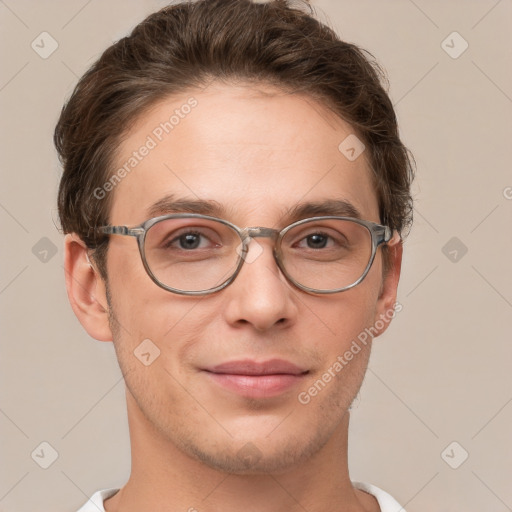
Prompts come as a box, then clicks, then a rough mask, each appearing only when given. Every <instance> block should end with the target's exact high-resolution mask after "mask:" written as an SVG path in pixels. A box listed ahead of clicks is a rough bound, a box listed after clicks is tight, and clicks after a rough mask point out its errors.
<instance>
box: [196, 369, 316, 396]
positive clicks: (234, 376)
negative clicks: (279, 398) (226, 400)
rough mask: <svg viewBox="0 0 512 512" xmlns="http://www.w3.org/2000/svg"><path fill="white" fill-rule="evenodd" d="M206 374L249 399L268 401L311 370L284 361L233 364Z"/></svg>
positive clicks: (295, 383) (292, 385)
mask: <svg viewBox="0 0 512 512" xmlns="http://www.w3.org/2000/svg"><path fill="white" fill-rule="evenodd" d="M204 371H205V372H206V374H207V375H208V377H209V378H210V379H211V380H213V381H214V382H215V383H216V384H218V385H220V386H221V387H223V388H225V389H227V390H229V391H232V392H235V393H237V394H239V395H242V396H245V397H248V398H268V397H272V396H276V395H279V394H282V393H284V392H285V391H288V390H289V389H290V388H292V387H294V386H296V385H297V384H299V383H300V382H301V381H302V380H303V378H304V376H305V375H306V374H307V373H308V371H307V370H305V369H303V368H300V367H299V366H297V365H295V364H293V363H291V362H290V361H285V360H283V359H270V360H267V361H262V362H257V361H253V360H249V359H245V360H240V361H229V362H226V363H222V364H218V365H215V366H212V367H209V368H205V369H204Z"/></svg>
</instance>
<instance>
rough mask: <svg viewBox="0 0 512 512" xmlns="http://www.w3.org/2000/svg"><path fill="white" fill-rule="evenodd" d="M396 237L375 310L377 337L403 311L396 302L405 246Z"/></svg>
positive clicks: (389, 251)
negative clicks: (397, 313)
mask: <svg viewBox="0 0 512 512" xmlns="http://www.w3.org/2000/svg"><path fill="white" fill-rule="evenodd" d="M395 236H396V237H397V241H396V242H395V243H391V244H389V245H388V258H389V265H388V271H387V273H386V274H385V275H384V276H383V279H382V286H381V289H380V292H379V298H378V300H377V305H376V309H375V319H374V326H375V329H376V331H377V334H376V336H380V335H381V334H382V333H383V332H384V331H385V330H386V329H387V328H388V326H389V324H390V323H391V320H392V319H393V318H394V317H395V314H396V313H395V312H399V311H401V309H402V305H401V304H399V303H397V301H396V292H397V288H398V281H399V280H400V269H401V268H402V253H403V245H402V240H401V239H400V238H399V236H398V234H397V233H395Z"/></svg>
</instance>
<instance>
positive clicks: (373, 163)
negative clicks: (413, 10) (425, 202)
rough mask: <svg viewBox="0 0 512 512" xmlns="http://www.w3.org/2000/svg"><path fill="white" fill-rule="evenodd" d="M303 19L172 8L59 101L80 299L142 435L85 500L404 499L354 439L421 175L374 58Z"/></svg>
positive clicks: (204, 505) (287, 502) (191, 504)
mask: <svg viewBox="0 0 512 512" xmlns="http://www.w3.org/2000/svg"><path fill="white" fill-rule="evenodd" d="M305 7H307V6H305ZM306 10H307V9H297V8H292V7H290V6H288V5H287V4H286V3H285V2H284V1H283V0H280V1H277V0H276V1H273V2H268V3H261V2H259V3H253V2H251V1H249V0H207V1H204V0H203V1H198V2H193V3H188V2H186V3H180V4H175V5H172V6H169V7H167V8H164V9H163V10H161V11H160V12H157V13H155V14H153V15H151V16H149V17H148V18H147V19H146V20H144V21H143V22H142V23H141V24H139V25H138V26H137V27H136V28H135V29H134V31H133V32H132V34H131V35H130V36H129V37H127V38H124V39H122V40H120V41H119V42H117V43H115V44H114V45H113V46H111V47H110V48H109V49H107V50H106V52H105V53H104V54H103V55H102V57H101V58H100V59H99V60H98V62H96V63H95V64H94V65H93V66H92V68H91V69H90V70H89V71H88V72H87V73H86V74H85V75H84V77H82V79H81V80H80V82H79V84H78V85H77V87H76V89H75V91H74V93H73V95H72V96H71V98H70V100H69V102H68V103H67V105H66V106H65V107H64V109H63V112H62V114H61V117H60V120H59V122H58V125H57V128H56V133H55V142H56V146H57V149H58V151H59V154H60V157H61V160H62V163H63V166H64V173H63V177H62V181H61V185H60V190H59V213H60V218H61V223H62V227H63V230H64V232H65V233H67V235H66V239H65V269H66V284H67V289H68V295H69V299H70V303H71V305H72V308H73V310H74V312H75V314H76V315H77V317H78V319H79V320H80V322H81V323H82V325H83V327H84V328H85V329H86V331H87V332H88V333H89V334H90V335H91V336H92V337H93V338H95V339H97V340H100V341H113V343H114V346H115V350H116V354H117V358H118V361H119V365H120V368H121V371H122V373H123V376H124V379H125V383H126V399H127V409H128V421H129V427H130V440H131V448H132V470H131V475H130V478H129V480H128V482H127V483H126V485H125V486H124V487H123V488H122V489H120V490H118V489H104V490H102V491H99V492H97V493H96V494H94V496H92V497H91V499H90V500H89V501H88V502H87V503H86V504H85V505H84V506H83V507H82V508H81V509H80V510H81V512H86V511H97V510H105V511H107V512H114V511H122V512H133V511H142V510H159V511H160V510H161V511H164V510H165V511H172V512H174V511H181V510H188V511H195V510H197V511H199V512H202V511H219V510H222V511H223V512H230V511H234V510H257V511H266V510H269V511H270V510H283V511H284V510H286V511H298V510H302V511H303V510H307V511H310V512H323V511H328V510H329V511H332V510H337V511H340V512H341V511H343V512H348V511H351V512H356V511H357V512H362V511H372V512H373V511H379V510H381V511H385V512H388V511H396V512H398V510H401V507H400V505H399V504H398V503H397V502H396V501H395V500H394V499H393V498H392V497H391V496H390V495H389V494H387V493H385V492H384V491H382V490H381V489H378V488H377V487H375V486H373V485H370V484H363V483H358V482H351V480H350V478H349V471H348V463H347V437H348V424H349V408H350V404H351V402H352V401H353V399H354V398H355V396H356V395H357V393H358V390H359V388H360V386H361V383H362V381H363V377H364V373H365V369H366V367H367V364H368V359H369V355H370V349H371V341H372V338H373V337H374V336H378V335H380V334H381V333H382V332H383V331H384V330H385V329H386V328H387V326H388V325H389V322H390V320H391V318H392V317H393V316H394V308H395V306H396V305H397V301H396V289H397V285H398V280H399V274H400V264H401V258H402V242H401V236H400V234H401V233H402V232H403V231H404V229H405V228H407V227H408V225H409V224H410V221H411V198H410V194H409V187H410V182H411V179H412V174H413V172H412V166H411V162H410V159H409V156H408V151H407V149H406V148H405V147H404V146H403V144H402V143H401V141H400V139H399V137H398V130H397V126H396V118H395V115H394V112H393V108H392V105H391V102H390V100H389V98H388V96H387V94H386V92H385V91H384V89H383V87H382V85H381V84H380V82H379V79H380V76H381V75H380V73H379V68H378V66H377V65H376V64H375V63H373V62H372V61H371V60H370V57H369V56H367V55H366V54H365V53H364V52H363V51H361V50H359V49H358V48H356V47H355V46H353V45H350V44H347V43H344V42H342V41H340V40H339V39H338V37H337V36H336V35H335V34H334V33H333V32H332V31H331V30H330V29H329V28H328V27H326V26H325V25H322V24H321V23H319V22H318V21H316V20H315V19H314V18H313V17H312V16H311V15H310V14H308V13H307V12H306ZM402 510H403V509H402Z"/></svg>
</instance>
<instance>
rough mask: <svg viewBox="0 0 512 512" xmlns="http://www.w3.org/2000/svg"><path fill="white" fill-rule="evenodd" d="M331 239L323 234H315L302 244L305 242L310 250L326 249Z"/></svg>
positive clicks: (306, 238)
mask: <svg viewBox="0 0 512 512" xmlns="http://www.w3.org/2000/svg"><path fill="white" fill-rule="evenodd" d="M330 238H331V237H329V236H328V235H324V234H323V233H314V234H311V235H308V236H307V237H305V238H303V239H302V240H301V242H304V241H305V242H306V244H307V247H308V248H309V249H324V248H325V247H326V246H327V243H328V241H329V239H330ZM331 240H332V239H331ZM299 246H300V243H299Z"/></svg>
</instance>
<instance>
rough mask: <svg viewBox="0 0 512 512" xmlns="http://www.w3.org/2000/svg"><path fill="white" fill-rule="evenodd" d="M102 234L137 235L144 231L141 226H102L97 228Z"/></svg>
mask: <svg viewBox="0 0 512 512" xmlns="http://www.w3.org/2000/svg"><path fill="white" fill-rule="evenodd" d="M98 231H99V232H100V233H103V234H104V235H124V236H138V235H140V234H141V233H144V229H143V228H129V227H127V226H102V227H99V228H98Z"/></svg>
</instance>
